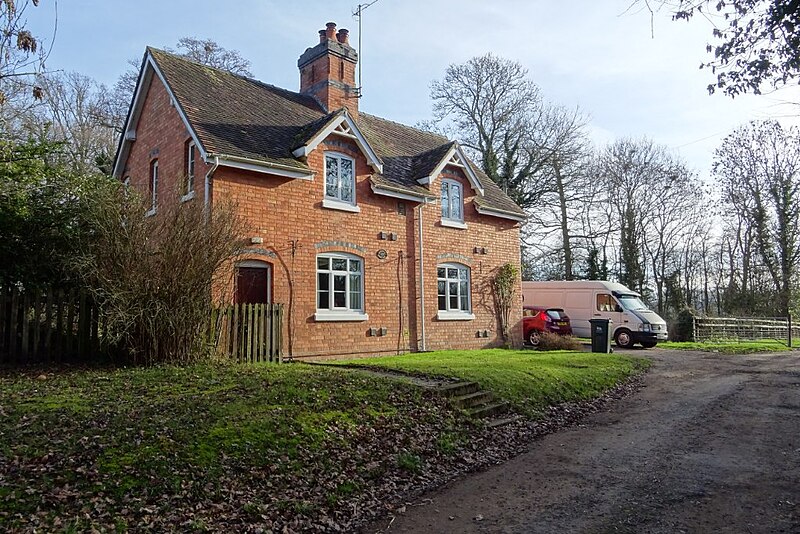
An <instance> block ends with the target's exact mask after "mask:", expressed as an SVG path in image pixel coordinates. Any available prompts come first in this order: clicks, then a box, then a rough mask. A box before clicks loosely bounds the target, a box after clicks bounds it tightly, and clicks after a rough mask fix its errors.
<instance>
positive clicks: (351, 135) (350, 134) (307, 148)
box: [292, 109, 383, 173]
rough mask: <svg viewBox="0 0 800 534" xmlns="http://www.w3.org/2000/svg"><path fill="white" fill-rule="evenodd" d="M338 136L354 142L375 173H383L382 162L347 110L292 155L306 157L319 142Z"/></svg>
mask: <svg viewBox="0 0 800 534" xmlns="http://www.w3.org/2000/svg"><path fill="white" fill-rule="evenodd" d="M332 135H333V136H339V137H344V138H346V139H349V140H351V141H353V142H355V144H356V146H358V149H359V150H360V151H361V153H362V154H363V155H364V157H365V158H366V159H367V163H368V164H369V165H370V166H371V167H372V168H373V169H374V170H375V172H377V173H382V172H383V162H382V161H381V159H380V158H379V157H378V154H376V153H375V150H374V149H373V148H372V146H371V145H370V144H369V142H368V141H367V138H366V137H365V136H364V134H363V133H362V132H361V130H359V129H358V126H357V125H356V123H355V122H354V121H353V119H352V117H350V114H349V113H348V112H347V109H342V110H340V111H338V112H336V113H334V114H333V116H332V117H331V118H330V120H329V121H327V122H326V123H325V124H324V125H323V126H322V128H320V129H319V130H318V131H316V132H315V133H314V134H313V135H312V136H311V137H310V138H309V139H308V140H306V141H305V142H303V144H302V145H301V146H300V147H298V148H296V149H294V150H293V151H292V154H294V156H295V157H297V158H303V157H306V156H308V154H309V153H311V152H312V151H313V150H314V149H315V148H317V146H319V144H320V143H321V142H323V141H324V140H325V139H327V138H328V137H329V136H332Z"/></svg>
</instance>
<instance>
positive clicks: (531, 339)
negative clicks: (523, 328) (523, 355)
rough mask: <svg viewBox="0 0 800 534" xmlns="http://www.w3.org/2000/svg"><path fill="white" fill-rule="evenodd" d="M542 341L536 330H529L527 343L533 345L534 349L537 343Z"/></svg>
mask: <svg viewBox="0 0 800 534" xmlns="http://www.w3.org/2000/svg"><path fill="white" fill-rule="evenodd" d="M541 340H542V336H541V335H540V334H539V331H538V330H531V331H530V333H529V334H528V343H530V344H531V345H533V346H534V347H538V346H539V342H540V341H541Z"/></svg>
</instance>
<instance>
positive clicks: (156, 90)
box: [122, 76, 209, 203]
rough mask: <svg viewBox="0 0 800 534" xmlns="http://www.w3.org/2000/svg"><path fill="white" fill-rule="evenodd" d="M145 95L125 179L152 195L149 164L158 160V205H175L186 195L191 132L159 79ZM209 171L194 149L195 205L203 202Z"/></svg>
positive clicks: (126, 166)
mask: <svg viewBox="0 0 800 534" xmlns="http://www.w3.org/2000/svg"><path fill="white" fill-rule="evenodd" d="M146 95H147V96H146V98H145V101H144V106H143V107H142V113H141V116H140V118H139V123H138V124H137V126H136V141H134V142H133V144H132V146H131V151H130V155H129V156H128V161H127V162H126V165H125V170H124V172H123V175H122V176H123V178H125V177H127V176H130V179H131V186H133V187H135V188H136V189H138V190H139V191H141V192H142V194H144V195H149V187H150V164H151V162H152V161H153V160H154V159H158V172H159V176H158V182H159V183H158V199H159V203H161V202H174V201H175V199H176V198H178V197H180V196H182V195H183V193H184V191H183V180H184V179H185V176H186V162H185V149H186V148H185V147H186V142H187V141H188V140H189V138H190V137H189V131H188V130H187V129H186V127H185V125H184V123H183V121H182V120H181V118H180V115H179V114H178V109H177V108H176V107H175V106H174V105H172V102H171V98H170V96H169V93H167V90H166V89H165V88H164V85H163V84H162V83H161V81H160V80H159V79H158V77H157V76H153V80H152V82H151V84H150V87H149V88H148V91H147V93H146ZM208 168H209V166H208V165H206V164H205V163H204V162H203V161H202V159H201V158H200V152H199V150H197V149H195V179H194V188H195V199H194V200H193V201H194V202H203V198H204V197H203V195H204V194H205V189H204V187H205V185H204V179H205V174H206V172H207V171H208Z"/></svg>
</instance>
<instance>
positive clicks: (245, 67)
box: [168, 37, 253, 76]
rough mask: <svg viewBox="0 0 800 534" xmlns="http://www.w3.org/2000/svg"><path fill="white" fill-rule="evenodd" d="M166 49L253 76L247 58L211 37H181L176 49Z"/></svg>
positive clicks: (197, 60) (198, 60)
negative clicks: (224, 46)
mask: <svg viewBox="0 0 800 534" xmlns="http://www.w3.org/2000/svg"><path fill="white" fill-rule="evenodd" d="M168 50H169V51H170V52H173V53H175V54H178V55H179V56H183V57H185V58H186V59H191V60H192V61H196V62H198V63H202V64H203V65H208V66H209V67H214V68H217V69H222V70H227V71H230V72H232V73H234V74H241V75H242V76H253V74H252V73H251V72H250V67H251V64H250V61H249V60H247V59H245V58H243V57H242V55H241V54H240V53H239V52H238V51H237V50H228V49H227V48H223V47H221V46H220V45H219V44H217V42H216V41H213V40H211V39H198V38H196V37H181V38H180V39H178V45H177V50H170V49H168Z"/></svg>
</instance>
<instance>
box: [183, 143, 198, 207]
mask: <svg viewBox="0 0 800 534" xmlns="http://www.w3.org/2000/svg"><path fill="white" fill-rule="evenodd" d="M186 147H187V148H186V192H185V194H184V195H183V196H182V197H181V201H182V202H186V201H187V200H191V199H193V198H194V195H195V193H194V178H195V170H196V168H197V167H196V166H197V155H196V151H195V149H194V147H195V144H194V141H189V143H188V144H187V145H186Z"/></svg>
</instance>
